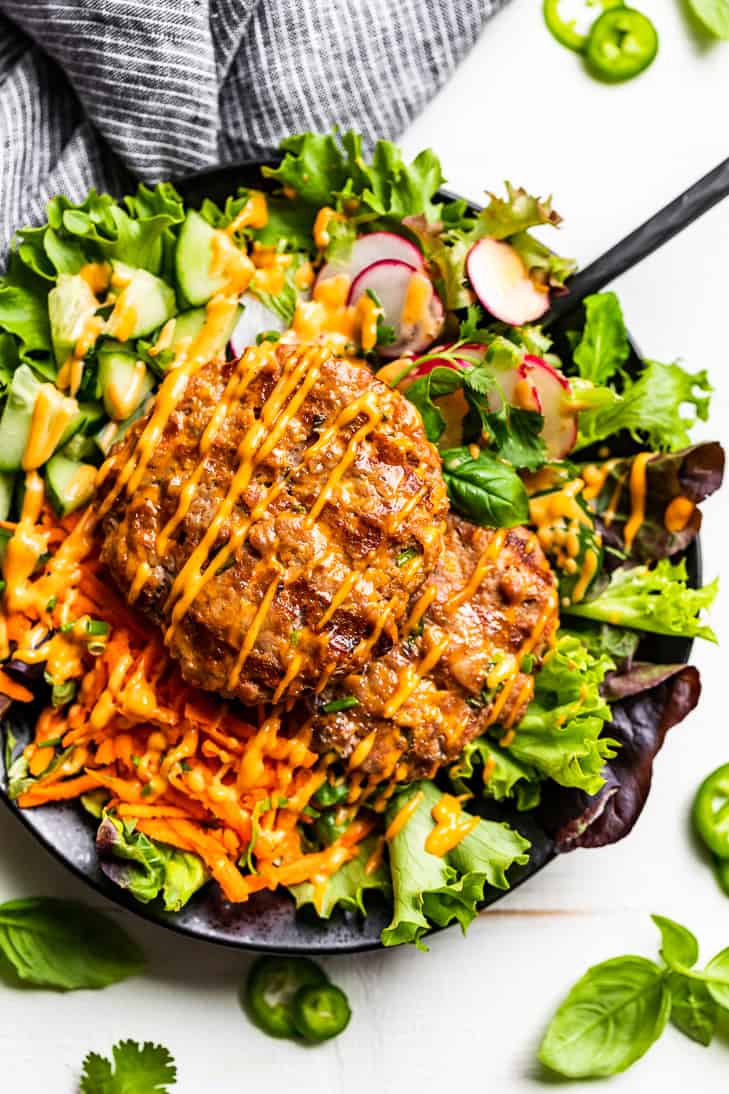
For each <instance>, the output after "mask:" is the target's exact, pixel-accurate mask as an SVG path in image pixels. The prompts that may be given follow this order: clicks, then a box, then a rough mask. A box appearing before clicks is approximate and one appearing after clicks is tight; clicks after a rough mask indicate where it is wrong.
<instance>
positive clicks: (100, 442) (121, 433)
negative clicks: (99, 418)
mask: <svg viewBox="0 0 729 1094" xmlns="http://www.w3.org/2000/svg"><path fill="white" fill-rule="evenodd" d="M150 403H151V400H150V399H147V400H146V401H145V402H143V403H140V405H139V406H138V407H137V409H136V410H135V411H134V413H133V414H132V415H131V416H130V417H129V418H127V420H126V421H125V422H107V423H106V425H105V426H103V427H102V428H101V429H100V430H99V431H98V433H95V434H94V441H95V442H96V444H97V446H98V447H99V449H100V451H101V452H102V454H103V455H104V456H108V455H109V453H110V452H111V450H112V448H113V447H114V445H115V444H116V443H117V441H120V440H121V439H122V438H123V437H125V436H126V435H127V432H128V430H129V429H130V427H131V426H133V425H134V423H135V422H136V421H138V419H139V418H141V417H142V415H143V414H146V412H147V410H148V408H149V405H150Z"/></svg>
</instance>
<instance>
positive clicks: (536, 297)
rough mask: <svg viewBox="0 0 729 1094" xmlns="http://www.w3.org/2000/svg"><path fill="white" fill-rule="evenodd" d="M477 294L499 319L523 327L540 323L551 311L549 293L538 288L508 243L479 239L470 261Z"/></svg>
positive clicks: (470, 271) (469, 265) (467, 266)
mask: <svg viewBox="0 0 729 1094" xmlns="http://www.w3.org/2000/svg"><path fill="white" fill-rule="evenodd" d="M466 271H467V273H468V277H469V280H470V282H471V285H472V286H473V291H474V292H475V293H476V296H477V297H478V298H479V300H480V301H481V303H482V304H483V306H484V308H486V310H487V311H488V312H490V313H491V315H493V316H494V318H495V319H500V320H501V321H502V322H503V323H508V324H509V325H510V326H512V327H520V326H521V325H522V324H523V323H533V322H534V321H535V320H536V319H540V318H541V317H542V316H543V315H544V313H545V312H546V311H547V310H548V308H549V293H547V292H540V290H539V289H537V288H535V286H534V284H533V282H532V280H531V278H530V277H529V274H528V272H527V269H526V266H525V265H524V263H523V262H522V260H521V258H520V257H519V255H518V254H517V252H516V251H515V250H514V248H513V247H512V246H510V244H508V243H502V242H501V241H500V240H497V239H490V238H485V239H479V240H478V242H477V243H474V245H473V247H471V250H470V251H469V252H468V256H467V258H466Z"/></svg>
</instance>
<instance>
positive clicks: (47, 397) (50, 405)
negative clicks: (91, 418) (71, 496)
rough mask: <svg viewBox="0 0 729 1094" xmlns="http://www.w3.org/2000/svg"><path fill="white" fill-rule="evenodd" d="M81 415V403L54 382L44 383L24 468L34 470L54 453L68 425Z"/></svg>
mask: <svg viewBox="0 0 729 1094" xmlns="http://www.w3.org/2000/svg"><path fill="white" fill-rule="evenodd" d="M77 414H78V406H77V405H76V403H75V401H74V400H73V399H69V398H66V396H64V395H62V394H61V393H60V391H59V390H58V389H57V388H56V387H55V386H54V385H53V384H41V386H40V390H39V391H38V395H37V396H36V400H35V405H34V407H33V415H32V418H31V422H30V434H29V436H28V440H27V443H26V446H25V452H24V453H23V459H22V467H23V470H24V471H34V470H35V469H36V468H38V467H41V466H42V464H44V463H45V462H46V460H47V459H49V457H50V456H52V455H53V451H54V449H55V448H56V446H57V445H58V442H59V441H60V439H61V437H62V436H63V434H64V433H65V431H66V428H67V427H68V426H69V425H70V423H71V422H72V421H73V419H74V418H75V417H76V415H77Z"/></svg>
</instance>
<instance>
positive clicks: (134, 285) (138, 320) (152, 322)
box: [108, 262, 177, 342]
mask: <svg viewBox="0 0 729 1094" xmlns="http://www.w3.org/2000/svg"><path fill="white" fill-rule="evenodd" d="M112 266H113V270H114V273H113V276H112V287H114V286H115V285H116V286H117V287H118V288H119V290H120V291H119V295H118V297H117V300H116V303H115V305H114V310H113V312H112V313H111V315H110V316H109V324H108V333H109V334H111V335H112V336H113V337H114V338H119V339H120V340H121V341H122V342H125V341H127V339H129V338H141V337H142V336H143V335H145V334H151V332H152V331H153V330H157V327H161V326H162V325H163V323H166V322H167V320H168V319H171V318H172V316H173V315H175V314H176V312H177V300H176V298H175V291H174V289H172V288H171V287H170V286H169V285H168V284H167V282H166V281H163V280H162V278H161V277H155V276H154V274H151V273H149V271H148V270H138V269H132V268H131V267H130V266H126V265H125V264H124V263H123V262H113V263H112Z"/></svg>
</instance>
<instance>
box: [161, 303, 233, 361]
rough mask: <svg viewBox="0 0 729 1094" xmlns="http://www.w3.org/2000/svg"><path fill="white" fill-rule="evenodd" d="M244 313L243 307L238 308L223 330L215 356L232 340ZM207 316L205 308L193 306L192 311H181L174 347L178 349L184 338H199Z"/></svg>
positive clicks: (177, 320)
mask: <svg viewBox="0 0 729 1094" xmlns="http://www.w3.org/2000/svg"><path fill="white" fill-rule="evenodd" d="M242 314H243V309H242V308H237V309H236V312H235V316H234V318H233V319H232V321H231V323H230V324H229V325H228V326H227V327H226V329H225V330H224V331H222V332H221V334H220V342H219V343H218V345H217V346H216V347H215V350H214V354H213V356H218V354H221V353H222V352H223V350H224V349H225V347H226V346H227V344H228V342H229V341H230V337H231V335H232V333H233V331H234V330H235V328H236V327H237V325H238V320H239V319H240V317H241V315H242ZM206 318H207V312H206V310H205V308H192V309H191V310H190V311H183V312H181V313H180V314H179V315H178V316H177V318H176V319H175V336H174V341H173V343H172V347H173V349H175V350H177V348H178V346H179V344H180V342H181V341H182V339H183V338H189V339H190V341H192V340H193V339H195V338H197V336H198V334H199V333H200V331H201V330H202V329H203V327H204V326H205V320H206Z"/></svg>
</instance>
